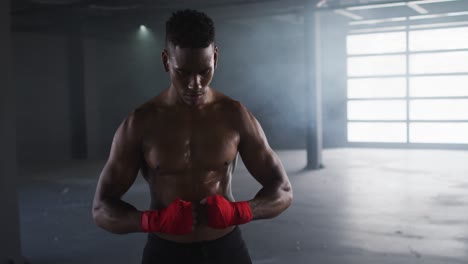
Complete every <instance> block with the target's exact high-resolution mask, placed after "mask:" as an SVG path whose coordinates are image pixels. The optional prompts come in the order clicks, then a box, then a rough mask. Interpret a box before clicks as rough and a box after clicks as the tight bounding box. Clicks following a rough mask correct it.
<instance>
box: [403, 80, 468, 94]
mask: <svg viewBox="0 0 468 264" xmlns="http://www.w3.org/2000/svg"><path fill="white" fill-rule="evenodd" d="M410 96H411V97H443V96H468V75H467V76H431V77H429V76H428V77H411V78H410Z"/></svg>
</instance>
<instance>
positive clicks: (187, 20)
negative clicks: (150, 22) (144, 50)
mask: <svg viewBox="0 0 468 264" xmlns="http://www.w3.org/2000/svg"><path fill="white" fill-rule="evenodd" d="M214 39H215V28H214V23H213V20H212V19H211V18H210V17H208V16H207V15H206V14H205V13H203V12H199V11H196V10H191V9H185V10H180V11H176V12H174V13H172V16H171V17H170V18H169V20H167V22H166V46H167V45H168V44H169V42H171V43H172V44H174V45H175V46H179V47H181V48H206V47H208V46H209V45H210V44H211V43H214Z"/></svg>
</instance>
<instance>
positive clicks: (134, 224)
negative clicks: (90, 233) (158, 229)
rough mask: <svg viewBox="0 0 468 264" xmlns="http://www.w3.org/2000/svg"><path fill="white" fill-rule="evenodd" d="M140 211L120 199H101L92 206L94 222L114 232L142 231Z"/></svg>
mask: <svg viewBox="0 0 468 264" xmlns="http://www.w3.org/2000/svg"><path fill="white" fill-rule="evenodd" d="M141 215H142V212H141V211H138V210H137V209H136V208H135V207H134V206H132V205H131V204H129V203H126V202H124V201H122V200H103V201H100V202H98V203H97V204H95V205H94V206H93V218H94V221H95V223H96V224H97V225H98V226H99V227H101V228H103V229H105V230H107V231H109V232H112V233H115V234H128V233H136V232H142V228H141Z"/></svg>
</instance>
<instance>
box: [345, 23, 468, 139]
mask: <svg viewBox="0 0 468 264" xmlns="http://www.w3.org/2000/svg"><path fill="white" fill-rule="evenodd" d="M357 22H362V21H357ZM461 26H462V25H460V27H452V28H440V27H439V28H437V29H434V28H433V29H427V28H424V29H423V30H422V29H419V30H411V31H410V32H409V40H408V42H407V39H406V32H404V31H396V32H380V33H365V34H364V33H360V34H353V35H348V37H347V54H348V60H347V71H348V87H347V92H348V103H347V111H348V140H349V141H350V142H374V143H376V142H388V143H407V142H408V141H407V138H408V136H409V137H410V140H409V142H410V143H445V144H449V143H453V144H467V143H468V99H466V97H468V27H467V26H466V25H464V26H463V27H461ZM414 27H416V26H414ZM421 28H423V27H421ZM407 43H408V44H409V47H406V45H407ZM407 49H408V50H409V54H408V55H407V54H406V52H407ZM400 52H401V53H404V54H391V53H400ZM407 56H409V57H407ZM407 61H409V65H407ZM408 66H409V67H408ZM457 73H458V74H457ZM460 73H461V74H460ZM393 75H395V76H393ZM408 75H409V77H407V76H408ZM415 75H416V76H415ZM407 78H409V80H408V79H407ZM407 82H408V83H407ZM407 86H409V87H407ZM407 93H408V96H409V98H407V97H406V96H407ZM444 97H446V98H444ZM408 100H409V101H408ZM408 106H409V109H408V108H407V107H408ZM408 111H409V117H408V116H407V115H408ZM364 121H366V122H364ZM385 121H387V122H385ZM457 121H458V122H457ZM408 125H409V126H410V130H409V131H408V129H407V128H408V127H407V126H408ZM408 132H409V133H408Z"/></svg>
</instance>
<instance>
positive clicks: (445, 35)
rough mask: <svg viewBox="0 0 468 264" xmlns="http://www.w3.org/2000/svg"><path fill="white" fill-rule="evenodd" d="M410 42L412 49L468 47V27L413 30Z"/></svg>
mask: <svg viewBox="0 0 468 264" xmlns="http://www.w3.org/2000/svg"><path fill="white" fill-rule="evenodd" d="M409 44H410V46H409V47H410V51H426V50H451V49H468V27H458V28H444V29H430V30H415V31H411V32H410V34H409Z"/></svg>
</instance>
